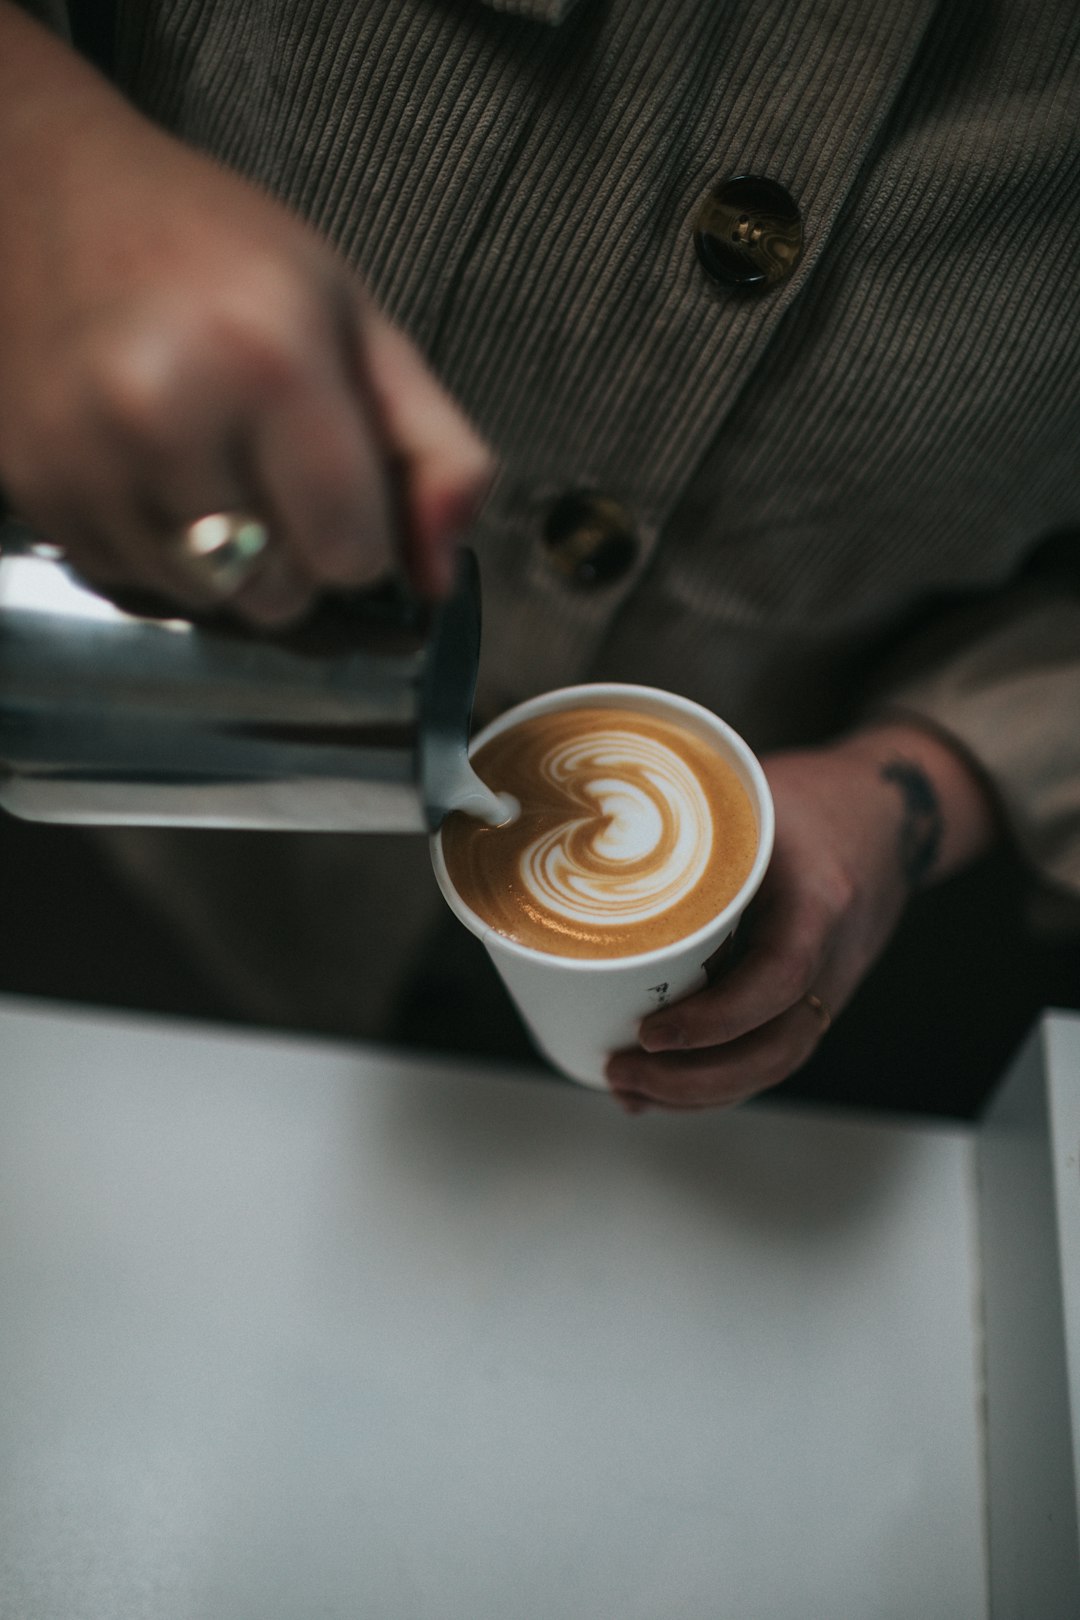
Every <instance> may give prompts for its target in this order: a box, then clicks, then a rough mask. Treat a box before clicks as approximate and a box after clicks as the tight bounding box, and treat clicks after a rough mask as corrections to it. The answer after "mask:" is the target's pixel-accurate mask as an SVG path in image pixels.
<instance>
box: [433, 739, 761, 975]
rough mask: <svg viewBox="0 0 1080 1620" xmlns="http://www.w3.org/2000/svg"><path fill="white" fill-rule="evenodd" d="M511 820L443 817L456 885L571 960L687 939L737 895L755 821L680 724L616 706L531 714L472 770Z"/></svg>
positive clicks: (476, 905) (500, 919)
mask: <svg viewBox="0 0 1080 1620" xmlns="http://www.w3.org/2000/svg"><path fill="white" fill-rule="evenodd" d="M473 763H474V765H475V768H476V771H477V774H478V775H479V776H480V777H481V778H482V779H483V780H484V781H485V782H487V783H488V785H489V786H490V787H491V788H493V789H494V790H495V791H496V792H498V793H501V794H505V793H509V794H512V795H513V796H514V797H515V798H516V799H517V800H518V801H519V802H520V804H521V814H520V816H519V817H518V818H517V819H516V820H515V821H513V822H512V823H510V824H508V825H505V826H501V827H485V826H481V825H479V824H478V823H476V822H475V821H472V820H470V819H469V818H468V817H465V816H458V815H455V816H451V817H450V818H448V820H447V822H446V825H445V827H444V829H443V852H444V855H445V858H446V864H447V868H448V871H449V874H450V877H451V880H452V881H453V883H454V886H455V888H456V889H457V891H458V893H459V894H460V895H461V896H462V898H463V899H464V900H465V901H466V903H467V904H468V905H469V906H471V907H472V909H473V910H474V911H476V912H478V913H479V914H480V916H482V917H483V918H484V919H485V920H486V921H488V922H489V923H491V924H492V926H493V927H495V928H496V929H497V930H498V931H499V932H500V933H502V934H505V935H507V936H508V937H509V938H511V939H515V940H518V941H519V942H520V943H522V944H526V945H530V946H533V947H534V948H536V949H539V950H544V951H550V952H554V953H556V954H558V955H564V956H565V955H568V956H626V955H633V954H635V953H637V952H640V951H646V950H651V949H653V948H654V947H656V946H658V945H664V944H668V943H670V942H671V941H673V940H676V939H680V938H682V937H684V936H685V935H687V934H690V933H693V932H694V931H695V930H696V929H697V928H699V927H701V926H703V925H704V924H705V923H707V922H710V921H711V920H712V919H713V918H714V917H715V916H717V915H718V914H719V913H720V912H721V911H722V910H723V909H724V907H725V906H726V905H727V903H728V901H729V900H731V899H733V898H734V896H735V895H736V894H737V893H738V891H739V889H740V888H741V887H742V884H743V882H744V881H745V878H746V876H747V874H748V873H749V871H750V868H751V866H752V864H753V859H754V853H755V850H756V846H757V826H756V822H755V818H754V814H753V811H752V809H751V806H750V801H749V799H748V797H747V795H746V793H745V791H744V789H743V787H742V785H741V783H740V782H739V780H738V778H737V777H736V775H735V773H734V771H733V770H732V769H731V768H730V766H728V765H727V764H726V762H725V761H724V760H722V759H720V758H719V756H718V755H717V754H716V753H715V752H714V751H713V749H712V748H710V747H709V745H708V744H706V743H705V742H703V741H702V740H701V739H700V738H698V737H697V736H696V735H695V734H694V733H693V732H691V731H689V730H688V729H686V728H684V727H683V726H681V725H676V724H674V723H673V722H670V721H667V720H660V719H657V718H654V717H653V716H651V715H646V714H637V713H636V712H634V711H631V710H625V709H606V708H592V709H571V710H557V711H555V712H553V713H550V714H545V715H541V716H534V717H533V718H532V719H530V720H525V721H522V722H521V723H520V724H519V725H517V726H514V727H513V728H512V729H510V730H508V731H506V732H504V733H502V735H500V736H497V737H494V738H492V739H491V741H490V742H488V743H487V744H486V745H485V747H484V748H482V749H481V750H480V752H479V753H478V754H477V755H476V757H475V759H474V761H473Z"/></svg>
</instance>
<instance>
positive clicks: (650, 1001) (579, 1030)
mask: <svg viewBox="0 0 1080 1620" xmlns="http://www.w3.org/2000/svg"><path fill="white" fill-rule="evenodd" d="M584 708H606V709H613V708H619V709H635V710H637V712H638V713H639V714H645V715H655V716H656V717H657V718H658V719H661V720H670V721H674V722H675V723H676V724H678V725H681V726H685V727H686V729H687V730H688V731H691V732H693V733H694V735H695V736H697V737H700V738H701V739H703V741H705V742H706V743H708V744H709V745H710V747H712V748H713V749H714V750H715V751H716V753H717V754H718V755H719V756H720V758H721V759H723V760H724V761H726V763H727V764H728V765H730V766H731V768H732V769H733V770H734V772H735V774H736V776H737V777H738V779H739V781H740V782H741V783H742V785H743V787H744V788H745V789H746V792H747V795H748V796H749V799H750V803H751V805H752V807H753V811H754V815H755V817H756V818H757V826H758V843H757V854H756V855H755V857H754V864H753V866H752V867H751V869H750V872H749V875H748V876H747V879H746V882H745V883H744V884H743V886H742V888H741V889H740V890H739V892H738V894H737V895H736V896H735V898H734V899H733V900H731V901H730V902H729V903H728V905H726V906H725V907H724V909H723V911H721V912H720V913H719V914H718V915H717V916H716V917H714V918H713V920H712V921H711V922H709V923H706V924H705V926H704V927H702V928H698V929H696V930H695V931H694V933H692V934H688V935H687V936H686V938H685V939H681V940H677V941H676V942H675V943H674V944H672V945H663V946H661V947H660V948H659V949H657V950H652V951H642V952H640V953H639V954H638V955H636V956H605V957H595V958H581V957H576V956H554V955H552V954H551V953H550V952H548V951H538V950H534V949H533V948H532V947H531V946H529V945H519V944H517V943H516V942H515V941H514V940H511V939H507V938H506V937H505V936H504V935H502V934H500V933H498V932H496V930H495V929H494V928H493V927H492V926H491V924H490V923H488V922H485V921H484V919H483V918H482V917H480V916H478V915H477V913H476V912H475V911H473V910H472V908H471V907H470V906H468V905H467V904H466V903H465V901H464V900H463V899H462V898H461V896H460V894H459V893H458V892H457V890H456V889H455V888H454V885H453V884H452V883H451V881H450V875H449V873H448V872H447V869H446V862H445V860H444V858H443V851H442V837H441V834H439V833H436V834H435V836H434V838H433V839H432V841H431V856H432V863H433V865H434V868H435V877H436V879H437V881H438V884H439V887H440V889H441V890H442V892H443V894H444V895H445V897H446V900H447V903H448V905H449V906H450V909H451V911H453V912H454V914H455V915H456V916H457V917H459V918H460V919H461V921H462V922H463V923H464V924H465V926H466V928H468V929H469V930H470V931H471V932H472V933H474V934H475V935H476V936H477V938H478V939H481V940H483V942H484V945H485V946H486V948H487V951H488V954H489V956H490V957H491V959H492V961H493V962H494V964H495V966H496V968H497V969H498V971H499V973H500V975H501V977H502V979H503V982H504V983H505V985H506V987H507V989H508V990H509V992H510V994H511V996H513V998H514V1001H515V1002H516V1003H517V1007H518V1011H519V1012H520V1013H521V1016H522V1018H523V1019H524V1020H525V1022H526V1024H527V1025H528V1027H529V1029H530V1031H531V1033H532V1036H533V1039H534V1040H535V1041H536V1044H537V1045H538V1046H539V1047H540V1050H541V1051H542V1052H543V1053H544V1054H545V1055H546V1056H547V1057H548V1058H549V1059H550V1060H551V1062H552V1063H553V1064H554V1065H555V1067H556V1068H557V1069H561V1070H562V1072H563V1073H564V1074H566V1075H569V1076H570V1078H571V1079H572V1080H578V1081H580V1082H581V1084H582V1085H586V1086H595V1087H597V1088H600V1089H606V1084H607V1082H606V1081H605V1079H604V1066H605V1064H606V1062H607V1059H608V1057H609V1055H610V1054H611V1053H612V1052H615V1051H618V1050H619V1049H620V1048H621V1047H624V1046H633V1045H634V1044H635V1043H636V1041H637V1029H638V1024H639V1023H640V1021H641V1020H642V1018H644V1017H646V1016H647V1014H649V1013H651V1012H655V1011H656V1009H657V1008H658V1007H664V1006H667V1005H668V1004H669V1003H670V1002H673V1001H678V1000H680V999H681V998H682V997H683V996H687V995H690V994H691V992H692V991H694V990H699V989H700V988H701V987H702V985H703V984H704V983H705V963H706V962H707V961H708V959H709V958H710V957H711V956H712V954H713V952H714V951H716V950H717V949H718V947H719V946H720V945H722V944H723V942H724V940H725V939H727V938H728V937H729V935H731V934H733V933H734V931H735V927H736V925H737V923H738V921H739V918H740V917H741V916H742V914H743V912H744V911H745V910H746V907H747V906H748V905H749V903H750V901H751V900H752V899H753V897H754V895H755V894H756V892H757V889H758V886H759V884H760V883H761V880H762V878H763V877H764V875H765V869H766V867H767V866H768V864H769V857H770V855H771V854H772V843H773V804H772V795H771V794H770V792H769V784H768V782H767V781H766V780H765V773H764V771H763V770H762V769H761V766H760V765H759V764H758V762H757V760H756V759H755V757H754V755H753V754H752V753H751V751H750V749H749V748H748V747H747V745H746V744H745V743H744V742H743V740H742V738H741V737H740V736H738V734H737V733H736V732H734V731H732V729H731V727H730V726H728V725H725V723H724V721H723V720H719V719H717V717H716V715H714V714H712V713H710V711H709V710H708V709H704V708H702V706H701V705H700V704H699V703H691V702H690V700H689V699H688V698H682V697H677V696H676V695H675V694H674V693H671V692H661V691H658V690H657V689H656V688H655V687H651V686H626V685H620V684H617V683H615V682H604V683H598V684H596V685H590V686H564V687H560V688H559V689H558V690H557V691H555V692H545V693H544V694H543V695H542V696H541V697H536V698H530V699H529V701H528V702H527V703H520V704H518V706H517V707H516V708H514V709H508V710H507V711H506V713H505V714H501V715H500V716H499V718H498V719H497V720H493V721H492V723H491V725H490V726H486V727H485V728H484V730H483V731H481V732H480V733H479V734H478V735H477V736H476V737H475V738H474V739H473V741H472V744H471V746H470V749H469V752H470V754H475V753H476V752H477V750H478V749H480V748H482V747H483V745H484V744H485V743H486V742H488V741H489V740H490V739H491V738H492V737H497V736H499V735H500V734H501V733H502V732H504V731H508V730H509V729H510V728H511V727H512V726H516V725H518V724H520V722H521V721H523V720H529V719H531V718H532V717H533V716H534V715H541V714H552V713H554V712H556V711H558V710H562V709H584Z"/></svg>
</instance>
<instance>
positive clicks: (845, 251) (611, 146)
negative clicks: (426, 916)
mask: <svg viewBox="0 0 1080 1620" xmlns="http://www.w3.org/2000/svg"><path fill="white" fill-rule="evenodd" d="M512 9H513V10H516V11H517V12H519V13H521V12H523V11H525V12H529V13H530V14H531V15H532V16H546V17H547V18H548V19H549V20H548V21H546V22H543V21H536V20H527V19H525V18H524V17H523V16H521V15H510V14H508V13H509V12H510V11H511V10H512ZM496 13H497V14H496ZM118 71H119V76H120V78H121V81H122V82H123V83H124V84H125V85H126V86H127V87H128V88H129V90H130V91H131V92H132V93H133V94H134V96H135V97H136V99H137V100H139V101H140V102H141V103H142V105H144V106H145V107H146V108H147V109H148V110H149V111H150V112H151V113H152V114H154V115H155V116H156V117H158V118H160V119H162V120H163V121H164V122H165V123H166V124H168V125H169V126H170V127H172V128H174V129H176V130H177V131H178V132H179V133H180V134H182V135H183V136H185V137H186V138H188V139H190V140H193V141H195V142H198V143H199V144H202V145H204V146H207V147H209V148H210V149H211V150H212V151H214V152H216V153H218V154H219V155H221V156H222V157H223V158H224V159H225V160H226V161H228V162H230V163H232V164H235V165H237V166H238V167H240V168H241V169H243V170H244V171H245V172H247V173H249V174H251V175H252V176H253V177H255V178H256V179H257V180H259V181H260V182H262V183H264V184H266V185H268V186H270V187H272V188H273V189H274V190H275V191H276V192H278V193H279V194H281V195H283V196H284V197H285V198H287V199H288V200H290V201H291V202H292V203H294V204H295V205H296V206H297V207H299V208H301V209H303V211H304V212H305V213H306V214H307V215H308V216H309V217H310V218H311V219H312V220H313V221H314V222H315V224H316V225H317V226H318V227H319V228H320V229H322V230H323V231H325V232H326V233H327V234H328V235H330V236H331V237H332V238H333V239H334V240H335V241H337V242H338V243H339V244H340V246H341V248H342V250H343V251H344V252H345V253H346V254H347V256H348V257H349V258H350V260H351V261H352V262H353V263H354V264H355V265H356V266H357V268H358V269H359V271H360V272H361V273H362V274H363V275H364V277H365V278H366V279H367V280H368V281H369V283H370V284H371V285H372V286H373V287H374V289H375V291H376V293H377V295H378V296H379V297H380V298H381V300H382V301H383V302H384V304H385V305H386V306H387V307H388V308H389V310H390V311H391V312H392V314H393V315H394V316H395V317H396V318H397V319H398V320H399V321H401V322H402V323H403V324H404V325H405V326H406V327H407V328H408V330H409V331H410V332H411V333H412V334H413V335H414V336H415V338H416V339H417V341H418V342H419V343H420V345H421V346H422V347H423V348H424V349H425V351H426V352H427V353H428V355H429V356H430V357H431V359H432V361H433V363H434V365H435V367H436V368H437V370H438V371H439V372H440V373H441V375H442V376H443V377H444V379H445V380H446V382H447V383H448V384H449V386H450V388H451V389H452V390H453V392H454V393H455V394H456V395H457V396H458V397H459V398H460V399H461V400H462V401H463V402H464V404H465V406H466V407H467V409H468V410H469V411H470V412H471V414H472V415H473V417H474V418H475V419H476V420H477V422H478V423H479V425H480V426H481V428H482V429H483V430H484V432H485V433H486V434H487V435H488V436H489V437H490V439H491V440H492V441H493V443H494V444H495V446H496V447H497V449H498V451H499V452H500V454H501V456H502V459H503V463H504V467H505V472H504V476H503V479H502V482H501V485H500V487H499V489H498V491H497V493H496V496H495V498H494V499H493V500H492V502H491V504H490V506H489V508H488V510H487V512H486V514H485V516H484V519H483V522H482V524H481V526H480V529H479V532H478V533H477V535H476V536H475V537H474V538H475V542H476V544H477V546H478V548H479V551H480V555H481V561H482V566H483V576H484V587H485V651H484V667H483V678H482V689H481V706H482V710H483V711H484V712H485V713H486V712H490V711H491V710H493V709H495V708H497V707H500V706H503V705H505V704H507V703H509V702H511V701H513V700H516V699H518V698H520V697H522V696H524V695H526V694H528V693H531V692H533V691H537V690H541V689H543V688H545V687H549V686H553V685H559V684H564V683H566V682H568V681H573V680H578V679H580V678H588V677H596V678H618V679H633V680H641V681H646V682H652V683H656V684H659V685H663V686H668V687H672V688H675V689H677V690H679V691H682V692H685V693H686V694H687V695H689V696H691V697H694V698H697V699H699V700H701V701H703V702H705V703H707V704H708V705H709V706H710V707H712V708H714V709H716V710H718V711H719V712H720V713H722V714H723V715H725V716H726V717H727V718H729V719H730V720H731V721H732V722H733V723H734V724H735V725H736V726H737V727H738V728H739V729H740V730H741V731H743V732H744V734H745V735H746V736H747V738H748V739H749V740H750V741H751V743H753V744H754V745H755V746H756V747H758V748H759V749H768V748H770V747H773V746H775V745H777V744H783V743H792V742H799V741H804V740H809V739H814V738H821V737H826V736H828V735H830V734H831V733H833V732H835V731H836V730H837V729H838V728H842V727H844V726H847V725H849V724H850V723H851V722H852V721H853V720H855V719H857V717H858V716H859V715H860V713H862V712H864V710H865V709H866V707H867V706H868V705H869V706H877V705H880V704H882V703H887V704H892V705H898V706H900V707H902V708H904V709H906V710H909V711H911V712H912V713H914V714H916V715H919V716H921V717H923V718H924V719H925V720H926V721H927V722H928V723H930V724H932V725H934V726H936V727H940V728H941V729H942V730H944V731H945V732H947V733H949V734H950V735H951V736H953V737H954V738H955V739H956V740H957V741H958V742H959V743H960V744H961V746H963V747H964V748H965V749H967V750H969V751H970V753H971V754H972V756H973V757H974V758H975V759H976V760H977V761H978V762H979V764H980V765H981V766H982V768H983V769H984V770H985V771H986V772H987V773H988V775H989V776H990V777H991V779H992V781H993V783H994V785H995V787H996V789H997V791H998V793H999V795H1000V797H1001V800H1002V802H1003V804H1004V806H1005V807H1006V810H1007V812H1008V816H1009V819H1010V820H1011V823H1012V826H1013V828H1014V829H1015V832H1016V835H1017V837H1018V839H1019V841H1020V843H1021V845H1022V846H1023V848H1024V849H1025V850H1026V851H1027V853H1028V854H1029V855H1030V857H1031V858H1032V859H1033V860H1034V861H1036V862H1037V863H1039V864H1040V865H1041V867H1042V868H1043V870H1044V871H1045V872H1046V873H1047V874H1048V875H1050V876H1051V877H1052V878H1054V879H1055V880H1057V881H1058V882H1060V883H1062V884H1065V885H1068V886H1070V887H1072V888H1075V889H1080V460H1078V453H1077V447H1078V444H1080V320H1078V318H1077V310H1078V308H1080V299H1078V297H1077V293H1078V286H1077V282H1078V274H1080V268H1078V267H1080V206H1078V204H1080V120H1078V119H1077V108H1078V106H1080V14H1078V12H1077V8H1076V6H1075V5H1074V4H1073V0H1056V3H1055V0H1002V3H1001V4H1000V5H998V6H995V7H993V8H983V7H962V8H961V7H956V6H955V5H951V4H948V3H946V0H942V3H939V4H934V3H930V0H821V3H818V4H815V5H812V6H811V5H804V4H799V5H794V6H793V5H791V4H790V3H789V0H764V3H742V4H715V5H702V4H701V3H700V0H577V4H575V5H574V6H572V7H568V6H566V5H559V4H558V3H555V0H547V3H530V0H519V3H518V4H517V6H516V7H513V8H512V7H511V6H510V5H509V4H507V3H505V0H504V3H502V4H500V5H498V6H496V8H495V11H494V12H493V9H492V8H491V7H490V6H488V5H485V4H482V3H480V0H469V3H466V0H396V3H395V4H394V5H393V6H386V5H384V4H383V3H382V0H368V3H360V4H349V5H340V4H337V3H333V4H330V3H323V4H318V3H315V4H311V3H308V4H304V5H299V4H294V5H290V4H281V5H276V6H267V5H265V4H263V3H257V0H229V3H228V4H225V3H223V0H184V3H180V0H121V4H120V26H119V61H118ZM743 173H749V174H756V175H763V176H766V177H769V178H771V179H774V180H776V181H778V182H779V183H781V184H782V185H783V186H784V187H785V188H786V190H787V191H788V193H789V194H790V195H791V197H792V198H793V199H794V201H795V203H796V205H797V207H798V209H799V211H800V214H801V218H802V224H803V229H804V233H805V251H804V254H803V257H802V259H801V262H800V263H799V265H798V267H797V269H796V270H795V273H794V274H793V275H792V276H791V277H790V279H788V280H786V281H784V282H783V283H782V284H780V285H779V286H777V287H776V288H775V289H774V290H773V291H767V292H765V293H763V294H759V295H757V296H747V295H745V294H739V293H737V292H734V291H732V290H731V289H729V288H725V287H721V286H717V285H716V284H715V283H714V282H713V281H711V280H710V278H709V277H708V275H707V274H706V273H705V272H704V270H703V268H702V265H701V263H700V262H699V259H698V256H697V254H696V253H695V249H694V243H693V225H694V219H695V215H696V212H697V209H698V207H699V204H700V201H701V199H702V197H703V196H704V195H705V194H706V193H707V192H708V191H709V189H710V187H712V186H713V184H714V183H715V182H717V181H718V180H721V179H723V178H724V177H726V176H731V175H735V174H743ZM581 490H585V491H591V492H598V493H600V494H601V495H603V496H604V497H610V498H611V499H613V500H614V501H616V502H618V503H619V505H620V507H621V508H622V509H623V510H624V511H625V512H626V513H627V514H628V516H629V520H630V522H631V524H632V527H633V530H634V534H635V537H636V542H635V543H636V551H635V554H634V557H633V561H632V564H631V566H630V567H629V568H628V569H627V571H626V572H625V573H623V574H622V575H620V576H619V577H617V578H612V579H611V580H609V581H608V582H607V583H601V584H599V585H595V586H593V587H592V588H583V587H581V586H576V585H574V584H573V583H572V582H570V581H569V580H568V579H567V577H566V576H565V575H564V574H563V573H562V572H561V571H560V569H559V567H558V565H557V564H558V555H557V554H554V553H553V552H552V550H551V549H550V547H549V546H548V545H547V544H546V543H545V540H544V528H545V522H546V520H547V519H548V516H549V514H550V513H551V511H552V507H553V503H555V502H556V501H557V500H558V498H559V497H560V496H561V495H564V494H565V493H567V492H574V491H581Z"/></svg>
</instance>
